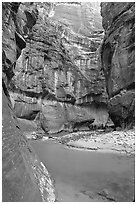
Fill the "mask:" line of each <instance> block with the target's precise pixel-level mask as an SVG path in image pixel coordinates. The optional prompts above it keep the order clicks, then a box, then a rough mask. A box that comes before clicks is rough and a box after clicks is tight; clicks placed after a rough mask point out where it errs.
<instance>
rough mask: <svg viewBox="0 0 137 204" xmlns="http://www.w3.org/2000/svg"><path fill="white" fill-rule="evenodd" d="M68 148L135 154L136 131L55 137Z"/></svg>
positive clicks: (99, 132) (85, 133) (81, 133)
mask: <svg viewBox="0 0 137 204" xmlns="http://www.w3.org/2000/svg"><path fill="white" fill-rule="evenodd" d="M54 139H56V140H57V141H58V142H60V143H62V144H65V145H67V146H68V147H72V148H77V149H84V150H92V151H100V152H115V153H126V154H134V153H135V130H134V129H132V130H124V131H113V132H109V133H105V132H103V131H90V132H77V133H71V134H68V135H65V136H61V137H58V138H57V137H54Z"/></svg>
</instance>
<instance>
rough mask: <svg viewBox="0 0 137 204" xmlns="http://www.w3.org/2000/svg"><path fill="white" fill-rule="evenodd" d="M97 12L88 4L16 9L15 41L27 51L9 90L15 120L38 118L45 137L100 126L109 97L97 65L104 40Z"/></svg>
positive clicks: (40, 5)
mask: <svg viewBox="0 0 137 204" xmlns="http://www.w3.org/2000/svg"><path fill="white" fill-rule="evenodd" d="M97 8H98V7H97V5H96V7H95V8H93V5H92V4H90V3H81V4H77V3H76V4H75V3H74V4H71V3H68V4H65V5H64V4H63V3H55V4H48V3H33V4H26V3H22V4H21V5H20V7H19V10H18V13H17V17H18V18H19V19H20V20H19V21H18V22H17V27H18V28H19V31H18V38H19V33H20V35H21V36H22V37H23V39H25V43H26V46H25V48H24V49H23V50H22V52H21V55H20V56H19V58H18V60H17V62H16V65H15V67H14V76H13V77H12V80H11V82H10V85H9V87H10V98H11V101H12V104H13V107H14V110H15V114H16V115H17V117H19V118H25V119H29V120H34V119H36V120H37V119H38V118H42V124H41V126H42V128H43V129H45V131H46V132H48V133H51V132H52V133H54V132H59V131H61V130H71V127H72V125H71V124H74V123H75V122H76V121H79V122H80V121H81V122H84V121H87V120H88V121H90V120H91V123H93V126H105V124H106V122H107V120H108V112H107V107H106V106H107V97H108V96H107V93H106V88H105V78H104V75H103V72H102V71H101V70H100V67H99V66H98V60H97V59H98V53H99V52H98V48H99V45H100V42H101V40H102V38H103V30H102V27H101V23H100V22H99V20H100V19H99V20H97V19H96V18H95V19H96V20H95V22H94V21H93V18H94V17H95V16H99V10H97ZM77 9H78V12H77V13H75V11H76V10H77ZM91 9H92V10H93V11H94V12H93V14H94V15H91V16H88V17H87V16H86V14H85V11H88V13H89V12H90V10H91ZM66 10H67V11H68V13H67V14H66ZM59 13H60V15H59ZM77 15H78V16H79V17H80V19H81V27H80V29H77V28H78V27H79V25H78V23H79V21H77V17H78V16H77ZM64 16H65V18H64ZM73 17H74V18H73ZM69 18H71V19H69ZM98 18H100V17H98ZM64 20H65V24H64ZM97 22H98V23H97ZM91 24H93V25H92V26H91V28H90V25H91ZM95 28H96V30H95ZM93 30H94V31H93ZM89 36H90V37H89ZM18 41H19V40H18ZM18 44H19V42H18ZM21 44H22V45H23V44H24V42H22V43H21ZM102 113H103V114H102ZM39 115H41V117H39ZM93 119H94V122H93ZM85 124H87V123H85ZM69 126H70V128H66V127H69ZM74 126H75V125H74ZM90 127H91V126H90Z"/></svg>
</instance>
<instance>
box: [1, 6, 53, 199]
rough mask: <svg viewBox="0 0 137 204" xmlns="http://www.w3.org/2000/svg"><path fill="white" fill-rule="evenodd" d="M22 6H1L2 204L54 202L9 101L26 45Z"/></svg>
mask: <svg viewBox="0 0 137 204" xmlns="http://www.w3.org/2000/svg"><path fill="white" fill-rule="evenodd" d="M19 6H20V4H19V3H16V2H13V3H8V2H5V3H3V4H2V12H3V15H2V20H3V22H2V23H3V24H2V29H3V38H2V40H3V47H2V48H3V58H2V62H3V83H2V85H3V93H2V94H3V95H2V201H4V202H26V201H27V202H42V201H55V192H54V185H53V181H52V179H51V177H50V175H49V173H48V171H47V169H46V167H45V166H44V165H43V163H42V162H40V161H39V159H38V158H37V156H36V155H35V153H34V151H33V149H32V148H31V146H30V145H29V143H28V141H27V139H26V138H25V137H24V136H23V132H22V129H21V127H20V123H19V122H18V120H17V118H16V116H15V114H14V110H13V107H12V104H11V101H10V95H9V84H10V82H11V80H12V77H13V75H14V68H15V65H16V61H17V59H18V57H19V56H20V54H21V52H22V49H23V48H25V46H26V42H25V40H24V37H23V36H22V35H21V32H20V31H19V29H18V27H17V24H16V23H17V21H18V23H19V20H21V19H19V18H18V17H17V13H18V8H19ZM33 24H34V22H33ZM29 26H30V24H29Z"/></svg>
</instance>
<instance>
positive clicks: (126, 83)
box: [101, 2, 135, 127]
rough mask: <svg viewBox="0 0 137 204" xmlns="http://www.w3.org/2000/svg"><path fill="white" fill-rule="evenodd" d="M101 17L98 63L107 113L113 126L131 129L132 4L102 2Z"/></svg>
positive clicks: (133, 5) (133, 52) (133, 20)
mask: <svg viewBox="0 0 137 204" xmlns="http://www.w3.org/2000/svg"><path fill="white" fill-rule="evenodd" d="M107 11H109V12H107ZM101 15H102V25H103V27H104V29H105V36H104V40H103V44H102V48H101V62H102V69H103V71H104V74H105V78H106V89H107V93H108V96H109V101H108V109H109V114H110V116H111V119H112V120H113V122H114V123H115V125H116V126H123V127H126V126H128V125H129V126H132V125H134V121H135V114H134V108H135V3H134V2H126V3H122V2H115V3H101Z"/></svg>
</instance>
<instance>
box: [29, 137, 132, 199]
mask: <svg viewBox="0 0 137 204" xmlns="http://www.w3.org/2000/svg"><path fill="white" fill-rule="evenodd" d="M31 144H32V146H33V148H34V149H35V152H36V153H37V155H38V156H39V158H40V160H41V161H42V162H43V163H44V164H45V166H46V167H47V169H48V170H49V171H50V173H51V175H52V177H53V179H54V180H55V187H56V191H57V200H58V201H65V202H71V201H74V202H75V201H77V202H79V201H82V202H84V201H85V202H86V201H90V202H92V201H98V202H99V201H103V202H104V201H123V202H124V201H133V199H134V156H126V155H125V156H122V155H120V154H112V153H99V152H92V151H83V150H76V149H69V148H67V147H65V146H63V145H61V144H58V143H55V142H54V141H52V140H47V141H31Z"/></svg>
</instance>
